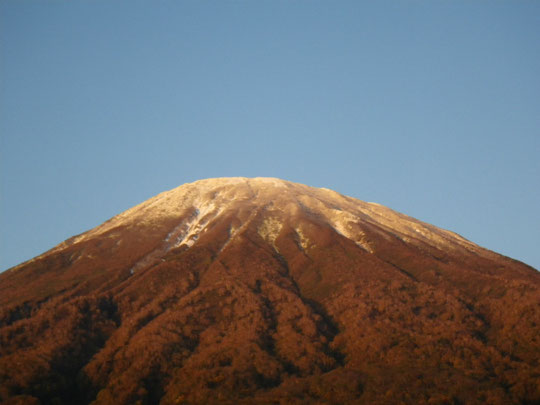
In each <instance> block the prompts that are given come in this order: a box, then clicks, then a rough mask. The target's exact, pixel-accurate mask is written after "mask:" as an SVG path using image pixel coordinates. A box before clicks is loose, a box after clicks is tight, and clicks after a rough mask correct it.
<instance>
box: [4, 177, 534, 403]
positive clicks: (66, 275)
mask: <svg viewBox="0 0 540 405" xmlns="http://www.w3.org/2000/svg"><path fill="white" fill-rule="evenodd" d="M539 286H540V273H539V272H538V271H536V270H535V269H533V268H532V267H529V266H527V265H525V264H523V263H521V262H518V261H516V260H513V259H510V258H507V257H504V256H502V255H499V254H497V253H494V252H492V251H489V250H487V249H484V248H482V247H480V246H478V245H476V244H474V243H472V242H470V241H468V240H466V239H465V238H463V237H461V236H459V235H457V234H455V233H453V232H450V231H446V230H443V229H440V228H437V227H435V226H433V225H430V224H427V223H425V222H422V221H419V220H417V219H414V218H411V217H409V216H406V215H404V214H401V213H398V212H395V211H393V210H391V209H389V208H386V207H384V206H381V205H379V204H374V203H366V202H362V201H360V200H357V199H354V198H351V197H347V196H344V195H341V194H339V193H337V192H334V191H332V190H328V189H318V188H312V187H308V186H305V185H301V184H296V183H291V182H287V181H283V180H279V179H273V178H255V179H247V178H220V179H208V180H201V181H197V182H194V183H191V184H185V185H182V186H180V187H178V188H176V189H173V190H171V191H168V192H164V193H162V194H159V195H157V196H156V197H154V198H151V199H149V200H148V201H146V202H144V203H142V204H140V205H137V206H136V207H133V208H131V209H129V210H127V211H125V212H124V213H122V214H120V215H117V216H115V217H114V218H112V219H110V220H109V221H107V222H105V223H103V224H102V225H100V226H98V227H96V228H94V229H92V230H90V231H88V232H85V233H83V234H81V235H78V236H75V237H73V238H70V239H68V240H66V241H64V242H62V243H61V244H60V245H58V246H56V247H55V248H53V249H51V250H49V251H48V252H46V253H44V254H42V255H40V256H38V257H36V258H34V259H32V260H29V261H27V262H25V263H23V264H20V265H19V266H16V267H13V268H11V269H8V270H6V271H5V272H3V273H1V274H0V401H2V403H5V404H90V403H92V404H116V405H119V404H539V403H540V289H539Z"/></svg>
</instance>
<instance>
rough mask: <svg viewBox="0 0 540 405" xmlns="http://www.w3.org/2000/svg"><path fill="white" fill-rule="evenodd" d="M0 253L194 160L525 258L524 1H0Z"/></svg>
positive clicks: (173, 175)
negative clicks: (373, 208)
mask: <svg viewBox="0 0 540 405" xmlns="http://www.w3.org/2000/svg"><path fill="white" fill-rule="evenodd" d="M0 136H1V141H0V142H1V143H0V148H1V152H0V153H1V155H0V158H1V163H0V165H1V166H0V169H1V172H0V176H1V177H0V180H1V182H0V187H1V189H0V191H1V201H0V204H1V205H0V213H1V216H0V232H1V251H0V270H3V269H6V268H8V267H11V266H13V265H16V264H18V263H20V262H22V261H24V260H27V259H30V258H32V257H33V256H35V255H37V254H40V253H42V252H43V251H45V250H47V249H49V248H51V247H53V246H54V245H56V244H58V243H59V242H61V241H62V240H64V239H66V238H68V237H70V236H72V235H74V234H78V233H81V232H83V231H86V230H88V229H90V228H93V227H94V226H96V225H99V224H100V223H101V222H103V221H105V220H106V219H108V218H110V217H112V216H113V215H115V214H118V213H120V212H121V211H123V210H125V209H128V208H130V207H131V206H133V205H135V204H137V203H140V202H142V201H144V200H146V199H148V198H150V197H152V196H154V195H155V194H157V193H159V192H161V191H165V190H168V189H171V188H174V187H176V186H178V185H180V184H183V183H186V182H191V181H195V180H198V179H202V178H208V177H223V176H247V177H255V176H271V177H279V178H283V179H286V180H291V181H295V182H300V183H304V184H307V185H311V186H317V187H327V188H331V189H334V190H336V191H338V192H341V193H343V194H347V195H350V196H353V197H356V198H359V199H361V200H365V201H374V202H378V203H381V204H384V205H386V206H388V207H390V208H393V209H395V210H398V211H400V212H403V213H406V214H408V215H411V216H414V217H416V218H418V219H421V220H424V221H427V222H430V223H432V224H434V225H437V226H440V227H443V228H446V229H450V230H452V231H455V232H457V233H459V234H461V235H463V236H464V237H466V238H468V239H470V240H472V241H473V242H476V243H478V244H480V245H482V246H484V247H487V248H489V249H492V250H495V251H497V252H500V253H502V254H505V255H508V256H510V257H513V258H516V259H518V260H521V261H524V262H526V263H528V264H530V265H532V266H533V267H535V268H537V269H540V247H539V245H540V243H539V242H540V214H539V208H540V159H539V156H540V2H538V1H510V0H509V1H495V0H494V1H475V0H472V1H471V0H464V1H449V0H448V1H445V0H441V1H433V0H426V1H413V0H410V1H409V0H395V1H369V2H367V1H366V2H362V1H317V0H315V1H306V0H296V1H284V0H256V1H255V0H253V1H222V0H219V1H217V0H216V1H191V0H190V1H156V2H151V1H120V0H118V1H116V0H115V1H110V0H107V1H100V0H97V1H75V0H74V1H64V0H57V1H44V0H36V1H30V0H1V1H0Z"/></svg>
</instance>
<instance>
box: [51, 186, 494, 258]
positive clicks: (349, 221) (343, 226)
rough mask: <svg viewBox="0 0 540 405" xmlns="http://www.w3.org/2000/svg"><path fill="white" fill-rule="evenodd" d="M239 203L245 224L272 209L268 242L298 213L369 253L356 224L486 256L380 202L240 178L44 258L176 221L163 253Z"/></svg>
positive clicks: (171, 199) (123, 218) (151, 206)
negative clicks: (249, 211) (121, 231)
mask: <svg viewBox="0 0 540 405" xmlns="http://www.w3.org/2000/svg"><path fill="white" fill-rule="evenodd" d="M245 205H249V206H251V207H253V216H252V217H251V218H250V220H253V218H254V215H255V213H256V211H257V210H260V209H263V210H265V211H272V216H273V219H272V220H271V222H272V225H270V226H271V227H273V230H272V231H270V229H266V227H263V228H262V229H261V232H265V233H269V232H270V233H271V235H270V234H268V235H267V236H270V237H271V238H274V239H275V238H276V236H277V234H276V232H279V229H281V225H282V223H283V222H285V221H291V220H293V218H294V217H295V216H298V213H299V212H303V213H304V214H306V215H310V216H313V217H317V218H318V220H321V221H323V222H324V223H325V224H326V225H328V226H329V227H331V228H332V229H334V230H335V231H336V232H337V233H339V234H340V235H342V236H344V237H346V238H348V239H350V240H352V241H354V242H355V243H356V244H357V245H358V246H360V247H362V248H363V249H365V250H366V251H369V252H370V253H373V246H372V244H370V241H369V238H368V236H367V235H366V233H365V231H364V230H363V228H362V224H369V225H373V226H375V227H377V228H378V229H379V231H380V232H381V233H386V234H387V235H394V236H395V237H397V238H399V239H401V240H402V241H403V242H405V243H412V244H415V245H422V244H426V245H429V246H432V247H435V248H437V249H440V250H443V251H444V250H452V251H458V252H461V253H463V252H473V253H475V254H479V255H483V256H490V255H492V252H490V251H488V250H486V249H482V248H480V247H479V246H477V245H476V244H474V243H472V242H470V241H468V240H466V239H465V238H463V237H461V236H460V235H458V234H456V233H453V232H450V231H447V230H443V229H440V228H437V227H435V226H433V225H430V224H427V223H425V222H422V221H419V220H417V219H414V218H412V217H409V216H407V215H404V214H400V213H398V212H396V211H393V210H391V209H389V208H386V207H384V206H382V205H380V204H376V203H367V202H363V201H360V200H357V199H354V198H351V197H347V196H344V195H341V194H339V193H337V192H335V191H332V190H328V189H325V188H321V189H317V188H312V187H308V186H304V185H302V184H297V183H292V182H288V181H284V180H280V179H277V178H253V179H250V178H244V177H233V178H216V179H207V180H199V181H196V182H194V183H190V184H184V185H182V186H180V187H177V188H175V189H173V190H170V191H167V192H164V193H161V194H159V195H157V196H156V197H153V198H151V199H149V200H148V201H146V202H144V203H142V204H140V205H137V206H135V207H133V208H131V209H129V210H127V211H125V212H123V213H121V214H119V215H117V216H115V217H114V218H112V219H110V220H109V221H107V222H105V223H104V224H103V225H101V226H98V227H96V228H94V229H92V230H90V231H88V232H86V233H84V234H82V235H80V236H78V237H75V238H72V239H70V240H69V241H68V242H67V243H63V244H60V245H59V246H58V247H57V248H55V249H53V250H51V251H49V252H47V253H46V254H49V253H53V252H56V251H58V250H62V249H63V248H65V247H66V246H67V245H72V244H77V243H80V242H83V241H85V240H89V239H91V238H94V237H97V236H99V235H103V234H105V233H107V232H109V231H111V230H113V229H115V228H118V227H122V226H128V227H136V226H142V225H150V226H151V225H152V224H156V223H158V222H163V221H176V224H175V225H174V227H173V228H172V229H171V230H170V232H168V234H167V235H166V237H165V242H166V244H167V247H168V248H169V249H170V248H174V247H179V246H182V245H184V246H186V247H190V246H192V245H193V244H194V243H195V242H196V241H197V239H198V238H199V236H200V235H201V234H202V233H204V232H205V231H206V230H207V227H208V226H209V225H211V224H212V223H213V222H215V221H216V220H217V219H218V218H219V216H220V215H223V213H226V212H231V211H234V210H236V209H238V207H241V206H245ZM248 223H249V221H248V222H247V223H245V224H244V228H245V227H246V225H247V224H248ZM239 230H241V229H231V232H230V238H229V240H228V241H227V242H226V243H229V242H230V241H231V240H232V239H233V238H234V237H235V236H237V235H238V231H239ZM296 232H297V233H298V237H299V238H300V239H301V240H302V241H303V242H302V243H303V244H304V245H308V244H309V240H307V239H306V238H305V236H303V234H302V231H301V225H297V226H296ZM113 236H114V235H113ZM111 237H112V236H111ZM386 237H388V236H386ZM118 243H121V241H119V242H118Z"/></svg>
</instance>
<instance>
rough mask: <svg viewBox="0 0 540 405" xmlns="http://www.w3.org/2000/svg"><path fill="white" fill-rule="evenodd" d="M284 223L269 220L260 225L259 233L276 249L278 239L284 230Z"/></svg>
mask: <svg viewBox="0 0 540 405" xmlns="http://www.w3.org/2000/svg"><path fill="white" fill-rule="evenodd" d="M282 226H283V225H282V223H281V222H280V221H279V220H278V219H277V218H272V217H270V218H267V219H265V220H264V221H263V223H262V224H261V225H259V227H258V229H257V232H258V233H259V235H261V236H262V238H263V239H264V240H265V241H267V242H269V243H271V244H272V246H274V247H275V243H276V238H277V236H278V235H279V232H280V231H281V228H282Z"/></svg>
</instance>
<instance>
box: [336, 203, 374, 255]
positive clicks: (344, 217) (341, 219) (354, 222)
mask: <svg viewBox="0 0 540 405" xmlns="http://www.w3.org/2000/svg"><path fill="white" fill-rule="evenodd" d="M331 211H333V212H334V215H332V216H330V218H328V220H329V222H330V223H331V225H332V226H333V228H334V230H335V231H336V232H337V233H339V234H340V235H342V236H344V237H346V238H347V239H350V240H352V241H353V242H354V243H356V244H357V245H358V246H360V247H361V248H362V249H364V250H366V251H368V252H369V253H373V252H374V251H373V247H372V246H371V244H370V242H369V240H368V239H367V236H366V234H365V233H364V231H362V230H361V229H360V226H359V223H360V219H359V218H358V217H356V216H355V215H353V214H350V213H348V212H344V211H339V210H331Z"/></svg>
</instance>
